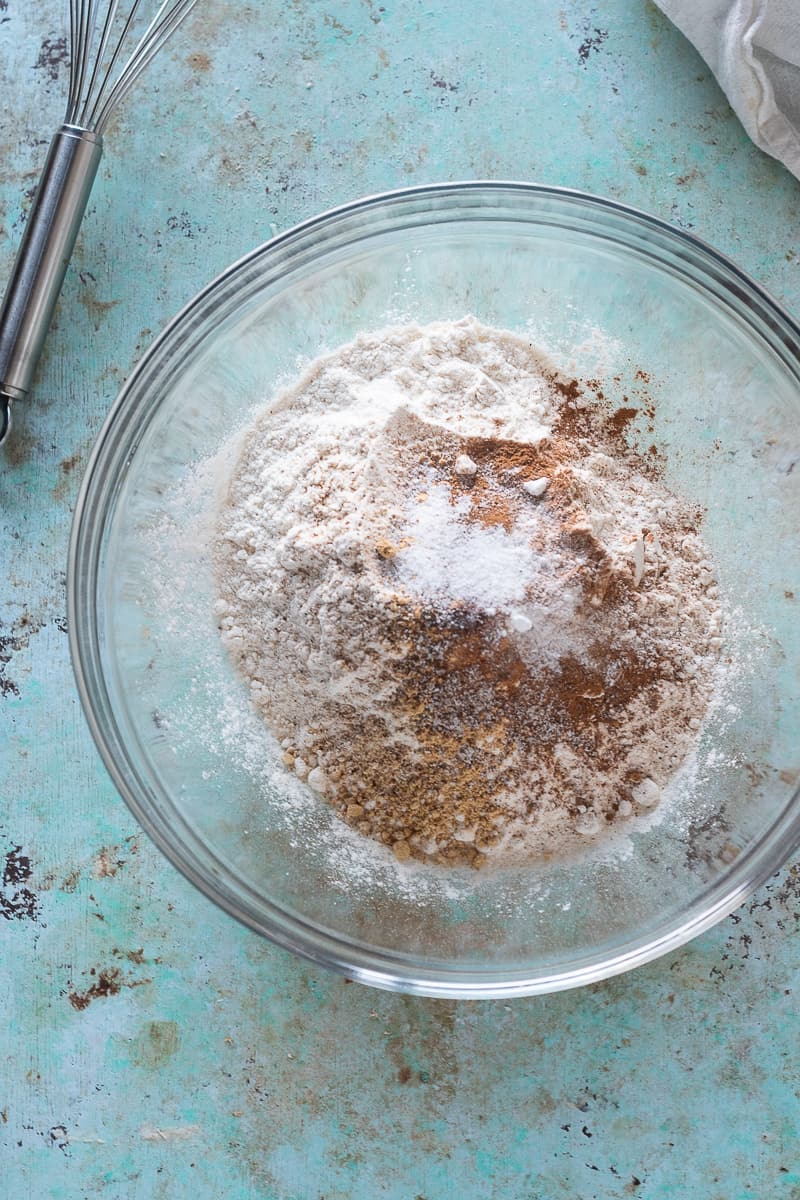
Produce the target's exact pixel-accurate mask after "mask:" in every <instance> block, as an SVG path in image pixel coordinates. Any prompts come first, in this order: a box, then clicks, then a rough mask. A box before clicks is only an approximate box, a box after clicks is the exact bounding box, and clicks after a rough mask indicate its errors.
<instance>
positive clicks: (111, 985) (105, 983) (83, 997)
mask: <svg viewBox="0 0 800 1200" xmlns="http://www.w3.org/2000/svg"><path fill="white" fill-rule="evenodd" d="M95 973H96V972H95V968H94V967H92V969H91V971H90V972H89V974H90V975H94V974H95ZM152 982H153V981H152V979H123V977H122V971H121V970H120V968H119V967H103V968H102V970H101V971H100V973H99V975H97V978H96V981H95V982H94V983H93V984H92V985H91V987H89V988H87V989H86V991H85V992H77V991H72V992H70V993H69V995H68V997H67V998H68V1000H69V1002H70V1004H71V1005H72V1007H73V1008H74V1009H77V1011H78V1012H83V1010H84V1009H86V1008H88V1007H89V1005H90V1004H91V1003H92V1001H93V1000H98V999H100V998H101V997H103V996H118V995H119V993H120V992H121V991H122V989H123V988H124V987H126V988H135V987H141V986H142V985H143V984H145V983H152Z"/></svg>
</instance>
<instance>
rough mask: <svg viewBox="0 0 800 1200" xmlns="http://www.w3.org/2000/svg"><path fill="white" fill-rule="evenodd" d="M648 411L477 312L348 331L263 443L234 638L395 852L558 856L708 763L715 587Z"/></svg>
mask: <svg viewBox="0 0 800 1200" xmlns="http://www.w3.org/2000/svg"><path fill="white" fill-rule="evenodd" d="M636 413H637V410H636V409H635V408H633V407H631V406H626V407H622V408H618V409H617V410H616V411H613V409H612V408H611V407H610V406H609V404H608V403H607V402H606V401H605V398H604V396H603V392H602V388H601V385H600V384H598V383H597V382H595V383H584V384H580V383H578V382H577V381H575V380H570V379H566V378H564V377H563V376H561V375H559V373H558V372H557V371H556V370H555V369H554V368H553V367H552V366H551V365H550V364H549V363H548V361H547V360H546V359H545V358H544V357H543V356H542V354H541V353H539V352H538V351H537V350H536V349H534V348H533V347H532V346H531V345H530V343H529V342H527V341H525V340H523V339H522V338H520V337H518V336H516V335H514V334H511V333H507V332H503V331H499V330H496V329H490V328H487V327H485V326H482V325H480V324H479V323H478V322H476V321H475V320H474V319H472V318H466V319H464V320H462V321H457V322H447V323H445V322H442V323H436V324H432V325H429V326H426V327H424V328H421V327H418V326H406V327H400V328H392V329H389V330H385V331H383V332H382V333H380V334H372V335H368V336H367V335H364V336H361V337H359V338H357V339H356V340H355V341H354V342H352V343H350V344H349V345H346V346H343V347H342V348H341V349H339V350H338V351H337V352H335V353H333V354H330V355H329V356H327V357H324V358H320V359H318V360H317V361H316V362H315V363H313V364H312V365H311V367H310V368H309V369H308V370H307V371H306V372H305V374H304V375H303V376H302V378H301V379H300V380H299V382H298V383H297V384H296V385H295V386H294V387H292V388H291V389H289V390H288V391H285V392H284V393H283V394H282V395H281V396H280V397H279V398H278V399H277V401H276V402H274V403H273V404H271V406H270V407H269V408H268V410H267V411H265V412H264V413H263V415H261V416H260V418H259V419H258V421H257V422H256V424H255V426H254V427H253V429H252V431H251V432H250V434H249V436H248V438H247V441H246V443H245V446H244V450H243V452H242V454H241V457H240V460H239V462H238V465H237V466H236V469H235V472H234V475H233V478H232V480H231V484H230V490H229V494H228V497H227V501H226V503H225V506H224V508H223V510H222V512H221V515H220V519H219V525H218V532H217V541H216V545H215V562H216V569H217V574H218V585H219V594H220V600H219V603H218V608H217V611H218V616H219V624H220V629H221V633H222V637H223V639H224V641H225V643H226V645H227V647H228V648H229V650H230V652H231V654H232V655H233V657H234V660H235V662H236V664H237V666H238V668H239V669H240V671H241V672H242V673H243V675H244V676H245V678H246V679H247V680H248V681H249V684H250V690H251V695H252V699H253V701H254V703H255V704H256V705H257V707H258V708H259V710H260V711H261V712H262V713H263V716H264V718H265V719H266V721H267V723H268V725H269V727H270V728H271V730H272V731H273V733H274V734H275V736H276V737H277V738H278V739H279V741H280V744H281V747H282V750H283V761H284V763H285V765H286V767H287V768H288V769H289V770H291V771H293V772H295V774H296V775H297V777H298V778H300V779H301V780H304V781H307V783H308V784H309V786H310V787H311V788H312V789H313V790H314V792H316V793H317V794H318V795H319V796H322V797H324V799H325V800H326V801H327V802H328V803H329V804H331V805H333V806H335V808H336V809H337V810H338V811H339V812H340V813H341V815H342V817H343V818H344V819H345V820H346V821H348V822H349V823H350V824H351V825H353V826H355V828H356V829H358V830H359V831H360V832H361V833H363V834H365V835H367V836H369V837H372V838H375V839H377V840H378V841H380V842H383V843H385V844H386V845H387V846H390V847H392V848H393V850H394V853H395V855H396V856H397V857H398V858H399V859H401V860H404V859H408V858H410V857H413V858H416V859H421V860H425V861H429V862H435V863H440V864H462V863H468V864H471V865H473V866H480V865H482V864H483V863H484V862H486V861H487V860H488V859H496V860H498V861H499V860H501V859H502V860H503V861H515V860H519V859H520V858H531V857H536V856H540V855H552V854H555V853H562V852H564V851H566V850H568V849H569V848H570V846H572V845H574V844H575V843H576V841H582V840H585V839H586V838H592V837H595V836H596V835H598V834H599V833H600V832H601V831H602V830H604V829H607V828H609V827H610V826H615V825H618V824H619V822H620V820H621V819H624V818H629V817H631V816H634V815H636V814H637V813H640V812H641V811H642V810H646V809H652V807H653V806H654V805H656V804H657V803H658V801H659V799H660V795H661V791H662V789H663V788H664V786H665V785H666V783H667V782H668V780H669V779H670V777H671V776H672V775H673V774H674V772H675V771H676V769H677V768H678V767H679V766H680V765H681V763H682V762H683V761H684V760H685V759H686V757H687V755H688V754H689V753H690V751H691V749H692V747H693V744H694V742H695V739H696V734H697V730H698V729H699V728H700V725H701V722H702V720H703V717H704V714H705V712H706V709H707V707H708V704H709V700H710V698H711V695H712V691H713V687H714V677H715V668H716V664H717V662H718V660H719V656H720V646H721V638H720V629H721V613H720V608H719V599H718V591H717V587H716V583H715V577H714V572H713V568H712V564H711V562H710V561H709V555H708V552H707V550H706V548H705V546H704V544H703V542H702V540H701V538H700V536H699V534H698V528H699V525H700V520H701V513H700V512H699V511H698V510H697V509H696V508H693V507H692V506H691V505H689V504H687V503H684V502H683V501H681V500H680V499H679V498H678V497H676V496H675V495H674V494H673V493H672V492H670V491H669V490H668V488H667V487H666V486H665V485H664V483H663V482H662V481H661V478H660V477H661V475H662V473H663V466H662V463H661V460H660V457H659V455H658V453H657V451H656V448H655V447H651V449H650V450H649V451H648V452H647V453H644V454H643V453H640V452H638V451H637V450H635V449H633V448H631V445H629V442H628V440H627V438H626V428H627V426H628V424H629V422H630V421H631V420H632V419H633V418H635V417H636Z"/></svg>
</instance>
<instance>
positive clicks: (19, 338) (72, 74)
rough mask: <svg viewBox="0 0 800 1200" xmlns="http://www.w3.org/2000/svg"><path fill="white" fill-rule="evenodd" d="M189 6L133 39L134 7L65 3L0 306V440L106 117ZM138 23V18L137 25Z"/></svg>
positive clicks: (47, 312)
mask: <svg viewBox="0 0 800 1200" xmlns="http://www.w3.org/2000/svg"><path fill="white" fill-rule="evenodd" d="M195 3H196V0H163V2H162V3H161V4H160V5H159V7H158V9H157V11H156V13H155V15H154V16H153V17H152V19H151V21H150V23H149V25H147V27H146V28H145V29H144V31H143V32H141V33H139V34H137V32H136V26H138V25H139V24H140V20H141V18H140V9H141V8H142V0H132V2H131V0H126V2H125V3H124V4H121V3H120V0H70V44H71V60H70V69H69V98H68V100H67V111H66V115H65V117H64V123H63V125H62V126H61V128H60V129H59V131H58V133H57V134H56V135H55V137H54V138H53V140H52V142H51V143H50V150H49V153H48V156H47V161H46V163H45V166H44V170H43V171H42V176H41V179H40V180H39V187H38V189H37V192H36V196H35V198H34V202H33V206H32V208H31V211H30V214H29V216H28V220H27V223H26V226H25V233H24V235H23V238H22V243H21V245H20V248H19V251H18V253H17V257H16V260H15V262H14V266H13V268H12V270H11V277H10V279H9V282H8V288H7V290H6V294H5V298H4V300H3V305H2V308H0V443H2V441H3V440H4V438H5V437H6V434H7V433H8V430H9V427H10V424H11V404H12V401H15V400H23V399H24V398H25V397H26V396H27V395H28V393H29V392H30V389H31V382H32V380H33V375H34V372H35V370H36V364H37V362H38V360H39V355H40V354H41V351H42V346H43V345H44V340H45V336H46V334H47V330H48V328H49V325H50V320H51V317H52V315H53V309H54V307H55V303H56V300H57V299H58V294H59V292H60V291H61V284H62V283H63V280H64V274H65V272H66V269H67V264H68V262H69V260H70V257H71V255H72V250H73V247H74V245H75V239H76V237H77V236H78V229H79V228H80V224H81V220H82V218H83V214H84V212H85V210H86V205H87V203H88V200H89V193H90V192H91V190H92V184H93V183H94V179H95V176H96V174H97V168H98V165H99V163H100V158H101V155H102V152H103V131H104V130H105V127H106V125H107V124H108V121H109V118H110V117H111V114H112V112H113V111H114V109H115V108H116V107H117V105H118V104H119V102H120V101H121V100H122V98H123V97H124V96H125V95H127V93H128V91H129V90H130V88H131V87H132V86H133V84H134V83H135V82H136V80H137V79H138V78H139V76H140V75H141V73H142V71H143V70H144V69H145V67H146V66H147V64H148V63H149V62H150V60H151V59H152V58H153V56H154V55H155V54H157V53H158V51H159V50H160V49H161V47H162V46H163V45H164V43H165V42H166V40H167V38H169V37H170V35H171V34H172V33H174V31H175V30H176V29H177V28H178V26H179V25H180V23H181V21H183V19H184V17H186V16H187V15H188V13H189V12H190V10H191V9H192V8H193V7H194V5H195ZM137 18H139V20H137Z"/></svg>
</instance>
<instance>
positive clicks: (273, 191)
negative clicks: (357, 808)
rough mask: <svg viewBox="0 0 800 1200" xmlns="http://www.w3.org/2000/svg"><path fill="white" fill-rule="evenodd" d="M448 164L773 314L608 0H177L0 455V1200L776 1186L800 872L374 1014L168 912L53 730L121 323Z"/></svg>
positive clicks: (15, 223) (5, 214) (50, 31)
mask: <svg viewBox="0 0 800 1200" xmlns="http://www.w3.org/2000/svg"><path fill="white" fill-rule="evenodd" d="M598 30H599V32H598ZM62 32H63V13H62V6H61V3H60V0H39V2H38V3H37V4H35V5H32V4H28V3H24V0H0V96H1V97H2V99H0V111H1V112H2V119H1V120H0V278H5V275H6V274H7V270H8V267H9V265H10V259H11V254H12V250H13V247H14V246H15V244H16V242H17V239H18V237H19V232H20V228H21V223H22V217H21V213H22V212H24V209H25V207H26V206H27V203H28V200H29V195H30V189H31V188H32V187H33V185H34V184H35V179H36V175H37V169H38V166H39V164H40V162H41V159H42V155H43V150H44V146H43V144H42V141H41V139H46V138H48V137H49V134H50V131H51V127H52V126H53V125H54V124H55V123H56V122H57V121H58V120H59V118H60V115H61V110H62V107H63V102H64V97H65V91H66V77H65V70H64V65H63V61H62V60H63V51H60V50H59V46H58V38H59V37H61V36H62ZM479 176H494V177H515V178H530V179H539V180H545V181H548V182H550V183H556V184H567V185H573V186H577V187H582V188H586V189H588V190H591V191H596V192H602V193H605V194H608V195H612V196H615V197H618V198H619V199H621V200H624V201H627V202H629V203H632V204H635V205H639V206H641V207H644V208H647V209H649V210H651V211H653V212H655V213H656V214H658V215H660V216H662V217H664V218H666V219H668V220H672V221H674V222H676V223H677V224H680V225H682V226H684V227H690V228H692V229H694V230H695V232H697V233H698V234H700V235H701V236H703V237H706V238H708V239H709V240H710V241H712V242H713V243H714V244H715V245H716V246H718V247H719V248H720V249H721V250H723V251H725V252H727V253H729V254H731V255H732V256H733V257H734V258H736V259H737V260H738V261H739V262H740V263H741V264H742V265H743V266H744V267H745V268H746V269H748V270H749V271H751V272H752V273H753V274H754V275H755V276H756V277H757V278H758V279H759V280H760V281H761V282H762V283H764V284H765V285H766V286H767V287H768V288H769V289H770V290H771V291H772V292H773V293H774V294H775V295H776V296H777V297H779V298H780V299H782V300H783V301H784V302H785V303H786V304H787V305H788V306H789V307H790V308H791V309H792V310H793V311H794V312H800V186H799V185H798V184H797V183H796V181H794V180H793V179H792V178H791V177H790V176H789V175H788V174H787V173H786V172H785V171H784V170H783V169H782V168H781V167H780V166H779V165H777V164H776V163H774V162H772V161H771V160H770V159H768V158H766V157H765V156H763V155H762V154H760V153H759V152H758V151H757V150H755V149H754V148H753V147H752V146H751V145H750V143H749V142H748V141H747V139H746V138H745V136H744V134H743V133H742V131H741V129H740V127H739V126H738V124H737V122H736V121H735V119H734V118H733V116H732V114H731V112H730V110H729V108H728V106H727V104H726V102H725V100H724V98H723V96H722V95H721V93H720V92H719V90H718V89H717V87H716V85H715V84H714V82H713V79H711V78H710V76H709V73H708V71H707V70H706V68H705V67H704V65H703V64H702V62H701V61H700V60H699V58H698V57H697V56H696V55H695V53H694V52H693V51H692V50H691V48H690V47H689V46H688V45H687V44H686V43H685V42H684V41H683V39H682V38H681V37H680V35H679V34H677V33H676V32H675V31H674V30H673V29H672V28H671V27H670V26H669V25H668V24H667V22H666V21H665V20H664V19H663V18H662V17H661V16H660V15H659V14H658V12H657V10H656V9H655V8H654V7H653V6H652V5H649V4H647V3H639V2H638V0H612V2H610V3H609V4H607V5H604V6H602V7H601V6H591V5H589V4H588V3H587V2H585V0H564V2H563V3H562V5H561V7H560V9H559V8H558V7H557V6H556V5H554V4H550V3H544V2H542V0H536V2H535V3H528V4H527V5H519V4H516V3H512V2H511V0H496V2H495V3H493V4H492V5H490V6H488V8H487V6H484V5H483V4H479V3H478V2H477V0H460V2H457V0H445V2H444V3H442V4H437V5H433V4H422V3H416V2H414V0H404V2H403V3H392V2H391V0H387V2H386V4H384V5H382V4H380V3H378V0H365V2H362V0H335V2H333V3H331V4H325V3H317V2H312V0H295V2H294V3H293V4H290V5H288V6H279V5H278V4H277V3H272V2H271V3H264V2H262V0H251V2H250V3H248V4H239V3H236V4H234V3H232V2H230V3H223V2H222V0H200V4H199V11H198V12H197V14H196V16H195V17H194V18H193V19H192V21H191V24H190V25H189V26H187V28H186V30H185V32H184V33H183V34H182V35H180V36H179V38H178V39H177V40H176V41H175V42H174V43H173V44H172V47H171V49H170V50H169V51H168V52H167V53H166V54H165V55H164V57H163V58H162V59H161V60H159V61H157V62H156V63H155V64H154V66H153V68H152V71H151V74H150V76H149V83H146V84H144V85H143V86H142V87H140V89H139V90H138V92H137V93H136V97H135V99H133V98H132V99H131V101H130V102H129V103H128V104H127V106H126V107H125V109H124V111H123V112H122V113H121V114H120V116H119V118H118V119H117V120H116V122H115V125H114V127H113V128H112V130H111V131H110V133H109V136H108V139H107V150H106V156H105V158H104V161H103V165H102V167H101V175H100V179H99V181H98V185H97V188H96V191H95V193H94V195H93V199H92V202H91V206H90V211H89V214H88V217H87V220H86V223H85V226H84V229H83V233H82V236H81V240H80V242H79V246H78V250H77V253H76V255H75V259H74V262H73V264H72V267H71V268H70V271H69V274H68V278H67V283H66V286H65V289H64V293H63V296H62V301H61V304H60V307H59V311H58V317H57V327H56V328H55V329H54V331H53V333H52V336H51V338H50V341H49V343H48V348H47V353H46V358H45V361H44V363H43V367H42V371H41V376H40V379H39V384H38V388H37V397H36V400H35V402H34V403H32V404H31V405H30V406H28V407H26V408H24V409H23V408H22V407H18V409H17V413H16V417H17V422H16V433H15V436H14V438H13V440H12V441H11V443H10V445H9V446H8V448H7V449H5V450H4V451H0V538H1V539H2V540H0V571H1V573H2V578H3V582H4V586H3V588H2V591H1V592H0V623H1V624H0V692H1V693H2V694H0V787H2V805H0V869H2V865H3V863H5V874H4V876H3V882H2V884H1V885H0V965H1V966H2V970H1V971H0V1008H1V1011H2V1013H3V1021H2V1028H1V1030H0V1179H2V1185H1V1186H0V1195H2V1196H3V1197H5V1196H9V1197H12V1196H13V1197H20V1198H28V1197H31V1198H34V1197H35V1198H36V1200H39V1198H45V1197H58V1198H61V1197H68V1198H71V1197H91V1198H93V1197H106V1198H109V1200H110V1198H117V1197H119V1198H125V1200H128V1198H130V1200H151V1198H153V1200H156V1198H162V1197H163V1198H165V1200H166V1198H170V1200H171V1198H173V1197H183V1196H186V1197H193V1198H197V1200H201V1198H202V1200H205V1198H216V1197H220V1196H225V1197H227V1198H230V1200H244V1198H247V1200H252V1198H258V1200H321V1198H322V1197H325V1200H344V1198H348V1200H350V1198H352V1200H374V1198H375V1197H386V1198H387V1200H421V1198H424V1200H448V1198H450V1197H459V1198H460V1200H463V1198H470V1200H472V1198H473V1197H474V1198H476V1200H477V1198H481V1200H483V1198H486V1197H498V1198H500V1197H502V1198H503V1200H506V1198H509V1200H575V1198H578V1197H580V1198H581V1200H582V1198H588V1197H598V1198H600V1200H606V1198H612V1197H613V1198H616V1197H620V1198H622V1197H629V1196H638V1197H643V1198H645V1200H666V1198H674V1197H680V1198H684V1197H702V1198H703V1200H739V1198H742V1200H744V1198H745V1197H756V1198H759V1200H766V1198H769V1200H773V1198H774V1200H783V1198H786V1200H798V1197H800V1153H798V1138H797V1133H796V1130H797V1129H798V1126H800V1103H799V1102H798V1091H800V1086H799V1085H800V1036H798V1035H799V1034H800V1016H798V1011H797V1004H796V996H797V988H798V986H800V977H799V975H798V972H799V969H800V872H798V868H797V867H792V866H790V867H788V868H787V869H785V870H784V871H783V872H782V873H781V874H780V875H779V876H777V877H776V878H775V879H774V880H772V881H771V882H770V884H769V885H768V886H767V887H765V888H764V889H762V891H761V892H760V893H759V894H758V895H757V896H756V897H755V899H754V900H753V901H752V902H750V903H749V904H748V905H746V906H745V908H744V909H743V910H741V911H740V912H739V913H737V914H735V915H734V916H733V917H731V918H730V919H729V920H727V921H726V922H724V923H723V924H722V925H721V926H719V927H718V928H717V929H716V930H714V931H712V932H710V933H708V934H706V935H705V936H703V937H702V938H700V939H699V940H698V941H696V942H695V943H694V944H692V945H691V946H689V947H687V948H685V949H684V950H682V951H680V952H679V953H677V954H674V955H672V956H670V957H669V958H667V959H664V960H662V961H661V962H659V963H656V964H653V965H651V966H649V967H648V968H645V969H643V970H640V971H638V972H636V973H635V974H633V975H630V976H627V977H624V978H621V979H618V980H614V981H612V982H610V983H608V984H604V985H601V986H597V987H594V988H591V989H588V990H585V991H581V992H575V993H569V994H566V995H559V996H553V997H546V998H544V999H532V1000H527V1001H517V1002H515V1003H514V1004H512V1005H508V1004H505V1003H503V1002H490V1003H460V1004H455V1003H452V1002H446V1001H429V1000H417V999H409V998H403V997H395V996H389V995H384V994H381V993H376V992H371V991H369V990H366V989H363V988H361V987H358V986H356V985H350V984H347V983H345V982H344V981H342V980H339V979H335V978H332V977H329V976H327V975H321V974H319V973H317V972H315V971H313V970H312V969H310V968H309V967H307V966H305V965H303V964H301V963H299V962H297V961H295V960H293V959H292V958H291V957H290V956H288V955H287V954H285V953H283V952H281V951H278V950H275V949H273V948H272V947H270V946H268V945H266V944H264V943H262V942H260V941H259V940H257V939H256V938H255V937H254V936H252V935H250V934H248V933H246V932H245V931H243V930H241V929H239V928H238V927H236V926H234V925H233V924H232V923H231V922H230V921H229V920H228V919H227V918H226V917H224V916H223V915H222V914H220V913H218V912H217V911H216V910H215V909H214V908H212V907H211V906H210V905H209V904H208V903H207V902H206V901H205V900H204V899H202V898H201V897H200V896H198V895H197V894H196V893H195V892H194V890H193V889H192V888H190V886H189V885H188V884H187V883H185V882H184V881H183V880H182V879H181V878H180V877H178V876H177V875H176V874H175V872H173V871H172V870H171V869H170V868H168V867H167V866H166V865H165V864H164V863H163V862H162V860H161V858H160V857H159V855H158V854H157V853H156V852H155V850H154V849H153V848H152V847H151V846H150V845H149V843H148V842H147V841H146V839H144V838H143V837H142V836H140V834H139V833H138V832H137V830H136V828H135V826H134V824H133V822H132V820H131V819H130V818H129V816H128V814H127V810H126V809H125V808H124V806H123V805H122V802H121V801H120V800H119V799H118V797H117V795H116V793H115V792H114V790H113V788H112V787H111V785H110V783H109V782H108V779H107V778H106V776H105V773H104V771H103V769H102V767H101V766H100V763H99V760H98V757H97V755H96V753H95V751H94V749H93V746H92V744H91V742H90V738H89V735H88V733H87V730H86V727H85V724H84V721H83V718H82V715H81V713H80V709H79V705H78V701H77V697H76V694H75V690H74V687H73V684H72V677H71V671H70V667H69V663H68V657H67V645H66V635H65V621H64V569H65V557H66V545H67V536H68V531H69V522H70V513H71V507H72V504H73V501H74V498H75V494H76V491H77V487H78V484H79V480H80V475H81V471H82V468H83V465H84V463H85V461H86V457H87V454H88V451H89V447H90V445H91V442H92V439H93V436H94V434H95V433H96V431H97V429H98V428H99V425H100V423H101V421H102V419H103V415H104V413H105V412H106V410H107V408H108V406H109V405H110V404H111V402H112V400H113V398H114V396H115V394H116V392H117V389H118V387H119V385H120V383H121V382H122V380H123V379H124V378H125V377H126V376H127V374H128V373H129V371H130V369H131V366H132V365H133V363H134V362H135V361H136V360H137V358H138V357H139V355H140V354H141V353H142V352H143V350H144V349H145V348H146V346H147V344H148V342H149V340H150V339H151V336H152V335H154V334H155V332H156V331H157V330H158V329H159V328H160V327H161V325H162V324H163V323H164V321H165V320H166V319H167V318H168V317H169V316H170V315H172V314H173V313H174V312H175V311H176V310H177V309H178V308H179V307H180V306H181V305H182V304H183V303H184V301H186V300H187V299H188V298H189V297H190V296H192V295H193V294H194V292H195V291H196V290H197V289H198V288H199V287H201V286H202V284H204V283H205V282H206V280H207V279H208V278H210V277H211V276H212V275H213V274H215V273H216V272H217V271H219V270H221V269H222V268H223V267H224V266H225V265H226V264H227V263H228V262H230V261H231V260H232V259H234V258H236V257H237V256H239V255H240V254H242V253H244V252H245V251H247V250H249V249H250V248H251V247H252V246H254V245H255V244H257V243H258V242H260V241H262V240H264V238H266V237H268V236H269V234H270V231H271V228H272V227H273V226H274V227H276V228H284V227H286V226H288V225H290V224H292V223H294V222H296V221H297V220H299V219H301V218H303V217H307V216H310V215H312V214H314V213H315V212H317V211H318V210H319V209H321V208H324V207H327V206H329V205H331V204H335V203H338V202H340V201H344V200H347V199H349V198H352V197H354V196H356V195H358V194H363V193H366V192H373V191H378V190H382V189H384V188H387V187H393V186H396V185H400V184H405V183H415V182H423V181H427V180H437V179H445V178H464V177H479ZM26 197H27V198H26ZM799 765H800V764H799ZM18 847H19V849H17V848H18Z"/></svg>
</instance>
